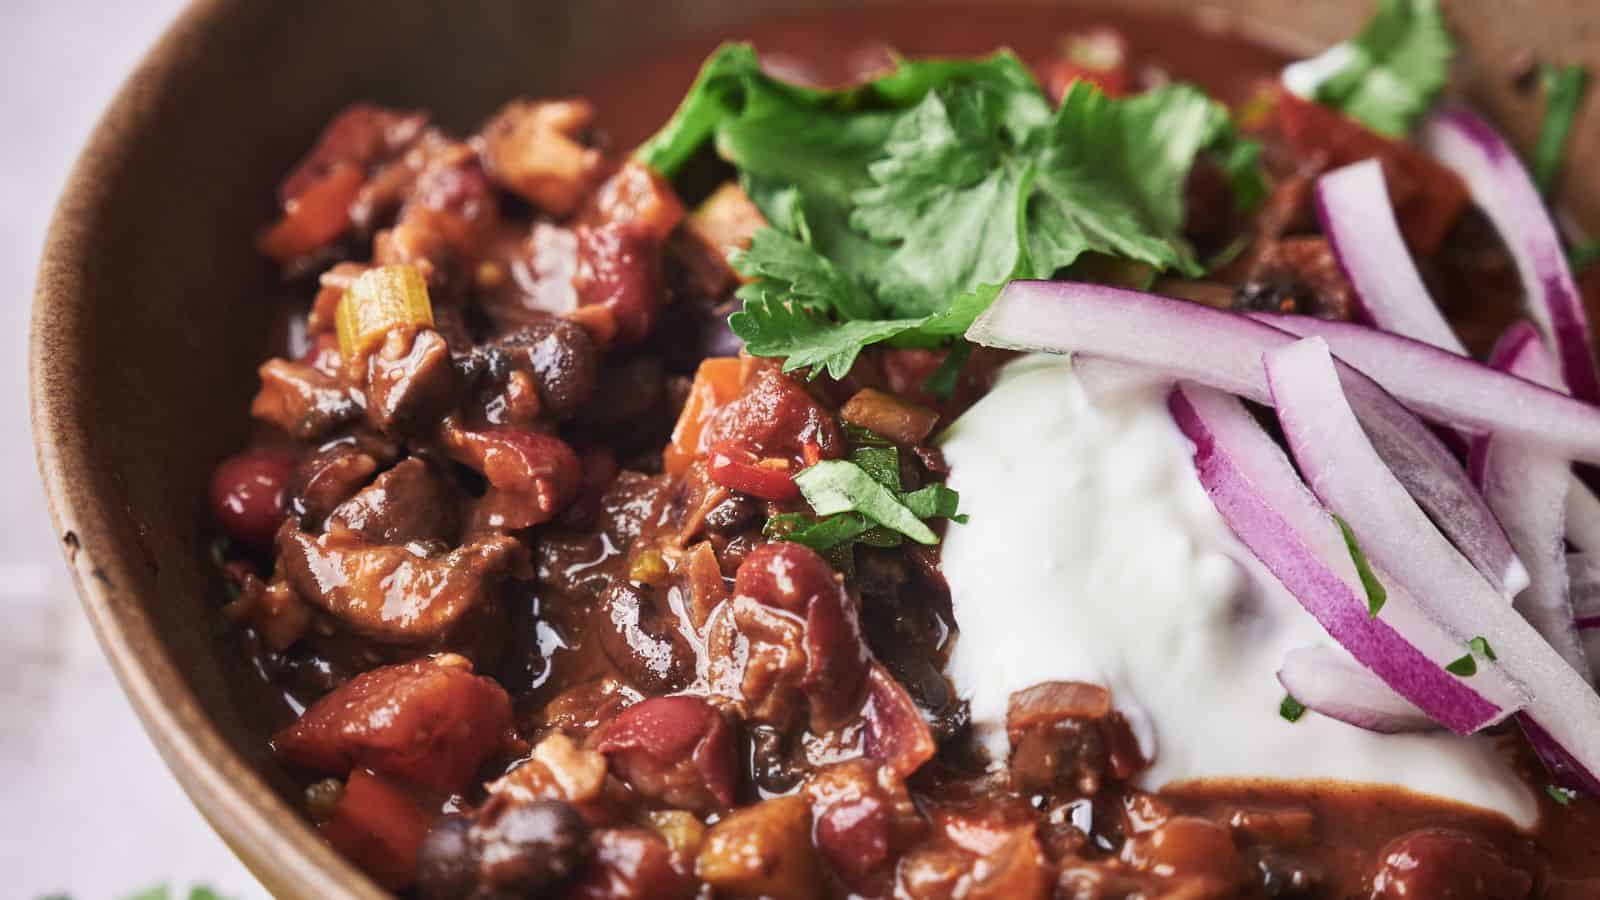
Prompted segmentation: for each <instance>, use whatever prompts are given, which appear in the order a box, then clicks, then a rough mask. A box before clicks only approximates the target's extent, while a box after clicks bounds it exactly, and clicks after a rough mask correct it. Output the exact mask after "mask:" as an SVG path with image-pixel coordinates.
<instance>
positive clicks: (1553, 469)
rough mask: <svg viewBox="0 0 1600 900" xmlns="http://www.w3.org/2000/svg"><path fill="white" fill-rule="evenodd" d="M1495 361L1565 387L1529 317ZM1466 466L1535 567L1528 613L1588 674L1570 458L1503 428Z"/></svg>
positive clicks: (1509, 334)
mask: <svg viewBox="0 0 1600 900" xmlns="http://www.w3.org/2000/svg"><path fill="white" fill-rule="evenodd" d="M1490 360H1491V362H1493V364H1494V365H1495V366H1496V367H1497V368H1501V369H1504V370H1505V371H1506V372H1509V373H1511V374H1513V375H1516V376H1518V377H1521V378H1527V379H1529V380H1530V381H1537V382H1539V383H1541V384H1548V385H1552V386H1559V385H1560V384H1561V373H1560V372H1559V371H1557V369H1556V362H1555V360H1554V359H1553V358H1551V355H1550V351H1549V350H1547V349H1545V346H1544V341H1543V340H1542V339H1540V337H1539V332H1538V330H1537V329H1535V328H1534V327H1533V326H1532V325H1529V324H1528V323H1526V322H1519V323H1517V324H1516V325H1513V326H1512V327H1511V328H1509V329H1507V330H1506V333H1505V334H1504V335H1503V336H1502V337H1501V338H1500V343H1499V344H1498V345H1497V346H1496V347H1495V351H1494V354H1493V355H1492V356H1491V357H1490ZM1471 459H1472V461H1471V463H1470V465H1469V466H1468V467H1467V468H1468V471H1469V472H1471V473H1472V476H1473V479H1474V480H1475V481H1477V482H1478V486H1479V487H1480V488H1482V490H1483V498H1484V499H1485V500H1487V501H1488V503H1489V508H1490V509H1492V510H1494V513H1495V515H1496V516H1497V517H1498V518H1499V519H1500V524H1501V525H1504V526H1505V529H1506V535H1507V536H1508V537H1510V538H1511V546H1512V547H1514V548H1516V551H1517V556H1518V557H1519V558H1520V559H1521V560H1522V561H1523V563H1524V564H1525V565H1526V566H1527V567H1528V574H1529V576H1530V582H1529V585H1528V587H1527V589H1525V590H1523V591H1522V592H1521V593H1519V594H1517V595H1516V600H1515V603H1516V609H1517V611H1518V612H1520V613H1522V616H1523V618H1525V619H1527V620H1528V621H1529V623H1531V624H1532V625H1533V627H1534V628H1536V629H1538V631H1539V633H1540V634H1542V635H1544V639H1545V640H1547V641H1549V642H1550V646H1552V647H1554V648H1555V649H1556V652H1557V653H1560V654H1561V655H1562V657H1563V658H1565V659H1566V660H1567V662H1568V663H1569V664H1571V666H1572V668H1573V669H1574V670H1576V671H1578V672H1580V673H1582V674H1583V675H1584V676H1585V677H1587V676H1588V675H1589V660H1588V658H1587V655H1586V654H1585V653H1584V648H1583V642H1582V641H1580V640H1579V639H1578V629H1577V627H1576V626H1575V625H1574V624H1573V615H1572V603H1571V601H1570V599H1569V598H1568V593H1567V591H1568V587H1567V585H1568V577H1567V559H1566V546H1565V544H1564V542H1563V541H1562V535H1563V534H1564V532H1565V530H1566V529H1565V526H1566V513H1567V484H1568V483H1569V482H1570V481H1571V479H1572V469H1571V465H1570V464H1569V463H1568V462H1567V460H1566V459H1564V458H1562V457H1561V456H1558V455H1556V454H1553V453H1551V452H1550V451H1549V450H1546V449H1544V448H1541V447H1536V446H1534V445H1533V444H1531V443H1529V442H1528V441H1526V440H1524V439H1523V438H1522V437H1521V436H1520V435H1512V434H1510V433H1506V432H1497V433H1495V434H1492V435H1488V436H1485V437H1480V438H1478V439H1476V440H1475V441H1474V442H1473V444H1472V457H1471Z"/></svg>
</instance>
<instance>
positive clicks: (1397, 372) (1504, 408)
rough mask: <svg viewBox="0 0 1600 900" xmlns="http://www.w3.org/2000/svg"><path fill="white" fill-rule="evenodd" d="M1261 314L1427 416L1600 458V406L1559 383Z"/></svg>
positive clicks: (1370, 334)
mask: <svg viewBox="0 0 1600 900" xmlns="http://www.w3.org/2000/svg"><path fill="white" fill-rule="evenodd" d="M1254 317H1255V318H1257V319H1259V320H1260V321H1262V322H1265V323H1267V324H1268V325H1271V326H1272V327H1274V328H1280V329H1282V330H1284V331H1287V332H1290V333H1292V334H1297V335H1300V336H1301V337H1311V336H1313V335H1315V336H1317V337H1320V338H1322V339H1323V340H1326V341H1327V342H1328V346H1329V347H1331V348H1333V353H1334V355H1335V356H1337V357H1339V358H1340V359H1341V360H1344V361H1345V362H1347V363H1349V364H1350V365H1352V366H1355V367H1356V368H1357V369H1360V370H1361V371H1362V372H1364V373H1366V374H1367V375H1368V376H1370V377H1371V378H1372V379H1373V380H1374V381H1376V382H1378V383H1379V384H1381V385H1383V387H1384V389H1385V390H1388V391H1389V392H1390V393H1392V394H1394V395H1395V396H1396V397H1399V398H1400V399H1402V400H1403V401H1404V402H1405V404H1406V405H1407V406H1409V407H1411V408H1412V409H1413V410H1415V411H1416V412H1417V413H1418V414H1420V415H1422V416H1423V417H1425V418H1428V419H1432V420H1434V421H1438V422H1443V423H1446V424H1448V425H1453V426H1455V427H1457V428H1461V429H1464V430H1467V431H1471V432H1473V433H1474V434H1488V433H1490V432H1494V433H1497V434H1511V435H1515V436H1516V437H1517V438H1519V439H1521V440H1525V441H1527V442H1529V443H1532V444H1536V445H1538V446H1541V447H1543V448H1545V449H1547V450H1549V451H1551V452H1553V453H1556V454H1558V455H1560V456H1562V457H1563V458H1566V459H1581V460H1584V461H1585V462H1600V408H1597V407H1594V406H1590V405H1589V404H1587V403H1584V402H1582V401H1580V400H1574V399H1573V398H1572V397H1569V396H1567V395H1566V394H1565V393H1563V392H1562V391H1561V390H1560V388H1559V386H1556V387H1552V386H1550V385H1546V384H1544V383H1539V382H1534V381H1531V380H1529V379H1525V378H1518V377H1515V376H1513V375H1511V374H1509V373H1507V372H1503V371H1500V370H1498V369H1495V368H1492V367H1490V366H1486V365H1483V364H1481V363H1478V362H1476V361H1474V360H1471V359H1468V358H1466V357H1464V356H1458V355H1456V354H1454V353H1451V352H1449V351H1447V350H1441V349H1439V348H1438V347H1435V346H1433V345H1431V344H1425V343H1422V342H1421V341H1415V340H1412V339H1411V338H1407V337H1401V336H1400V335H1397V334H1389V333H1388V332H1385V331H1379V330H1377V329H1375V328H1368V327H1367V326H1365V325H1356V324H1353V323H1350V322H1335V321H1330V320H1328V319H1318V318H1313V317H1311V316H1293V315H1282V314H1276V313H1256V314H1255V315H1254Z"/></svg>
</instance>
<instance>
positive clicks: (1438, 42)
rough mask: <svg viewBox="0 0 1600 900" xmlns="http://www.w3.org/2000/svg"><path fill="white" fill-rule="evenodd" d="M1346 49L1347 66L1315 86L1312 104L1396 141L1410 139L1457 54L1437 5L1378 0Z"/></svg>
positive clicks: (1434, 1) (1431, 1) (1433, 0)
mask: <svg viewBox="0 0 1600 900" xmlns="http://www.w3.org/2000/svg"><path fill="white" fill-rule="evenodd" d="M1344 46H1345V47H1346V48H1347V49H1348V52H1349V54H1350V60H1349V62H1347V63H1345V65H1344V66H1343V67H1342V68H1340V69H1339V70H1338V71H1337V72H1335V73H1334V74H1333V75H1332V76H1330V77H1328V78H1327V79H1326V80H1324V81H1323V82H1322V83H1321V84H1319V85H1317V88H1316V91H1315V94H1314V97H1313V99H1315V100H1316V101H1317V102H1318V103H1321V104H1323V105H1324V106H1330V107H1333V108H1334V109H1337V110H1339V111H1340V112H1343V113H1344V114H1345V115H1347V116H1349V117H1350V118H1352V119H1355V120H1356V121H1358V122H1361V123H1362V124H1363V125H1366V126H1367V127H1368V128H1371V129H1372V130H1373V131H1377V132H1380V133H1382V134H1386V135H1389V136H1390V137H1395V138H1403V137H1405V136H1406V135H1407V134H1410V132H1411V129H1412V128H1413V127H1414V126H1415V125H1416V123H1417V120H1418V119H1420V118H1421V117H1422V115H1423V114H1424V113H1426V112H1427V111H1428V107H1429V106H1431V105H1432V104H1433V99H1434V97H1436V96H1437V95H1438V93H1439V91H1440V90H1441V89H1442V88H1443V87H1444V86H1445V82H1446V81H1448V80H1449V77H1450V59H1451V57H1453V56H1454V55H1455V41H1454V40H1452V39H1451V37H1450V31H1449V29H1448V28H1446V27H1445V22H1444V14H1443V13H1442V12H1441V11H1440V9H1439V3H1438V0H1380V2H1379V3H1378V11H1377V13H1376V14H1375V15H1373V17H1372V19H1371V20H1370V21H1368V22H1367V25H1366V27H1365V28H1363V29H1362V30H1361V33H1360V34H1358V35H1356V36H1355V37H1354V38H1353V39H1351V40H1350V42H1349V43H1347V44H1345V45H1344Z"/></svg>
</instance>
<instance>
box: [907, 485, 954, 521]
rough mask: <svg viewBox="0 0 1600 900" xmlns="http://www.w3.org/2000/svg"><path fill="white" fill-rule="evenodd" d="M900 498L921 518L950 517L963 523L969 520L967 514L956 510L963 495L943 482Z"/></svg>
mask: <svg viewBox="0 0 1600 900" xmlns="http://www.w3.org/2000/svg"><path fill="white" fill-rule="evenodd" d="M900 500H901V501H902V502H903V503H905V505H906V508H907V509H909V510H911V511H912V512H914V513H916V514H917V518H919V519H949V520H951V521H952V522H957V523H960V524H963V525H965V524H966V522H967V517H966V516H964V515H961V514H960V513H958V512H956V508H957V506H958V505H959V504H960V502H961V495H960V494H959V493H958V492H956V491H953V490H951V489H950V488H947V487H945V486H944V485H942V484H930V485H927V486H926V487H921V488H918V489H916V490H914V491H912V492H911V493H909V494H902V495H901V497H900Z"/></svg>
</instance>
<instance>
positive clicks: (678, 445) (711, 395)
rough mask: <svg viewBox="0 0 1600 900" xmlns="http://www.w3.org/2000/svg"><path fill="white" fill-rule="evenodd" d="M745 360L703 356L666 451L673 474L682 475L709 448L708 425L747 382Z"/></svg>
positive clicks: (667, 465)
mask: <svg viewBox="0 0 1600 900" xmlns="http://www.w3.org/2000/svg"><path fill="white" fill-rule="evenodd" d="M744 372H745V366H744V361H743V360H741V359H739V358H738V357H732V356H725V357H717V358H713V359H706V360H701V362H700V368H698V369H696V370H695V373H694V383H693V384H692V385H690V386H689V398H688V399H687V400H686V401H684V404H683V412H682V413H679V414H678V424H676V425H674V426H673V427H672V441H671V443H669V444H667V449H666V451H665V452H664V453H663V454H662V458H661V461H662V466H663V468H665V469H666V470H667V474H669V475H682V474H683V472H684V470H686V469H688V468H689V463H691V462H694V459H695V457H697V456H699V455H700V454H701V453H702V452H703V451H704V450H705V448H704V447H703V446H701V444H702V436H703V435H704V434H705V431H706V425H707V424H708V423H710V421H711V418H712V417H713V416H715V415H716V414H717V410H719V409H721V408H722V407H723V406H726V405H727V404H728V403H731V402H732V401H733V399H734V398H735V397H737V396H739V389H740V388H741V387H742V386H743V385H744Z"/></svg>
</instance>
